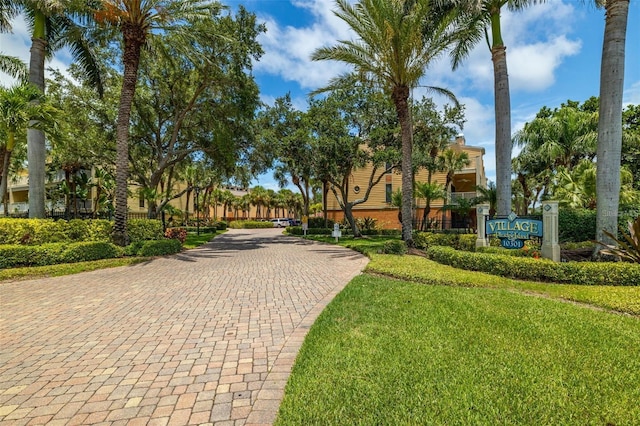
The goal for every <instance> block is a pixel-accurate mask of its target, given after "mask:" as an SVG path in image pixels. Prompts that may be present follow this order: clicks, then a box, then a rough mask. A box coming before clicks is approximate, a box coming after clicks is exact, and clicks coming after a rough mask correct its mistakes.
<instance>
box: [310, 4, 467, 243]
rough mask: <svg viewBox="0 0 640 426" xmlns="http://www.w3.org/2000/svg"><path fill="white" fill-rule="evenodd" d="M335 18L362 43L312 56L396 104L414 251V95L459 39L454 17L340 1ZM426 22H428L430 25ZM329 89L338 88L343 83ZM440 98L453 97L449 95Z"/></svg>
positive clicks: (406, 229) (422, 8)
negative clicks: (356, 76)
mask: <svg viewBox="0 0 640 426" xmlns="http://www.w3.org/2000/svg"><path fill="white" fill-rule="evenodd" d="M337 6H338V10H337V11H335V12H334V13H335V14H336V16H338V17H339V18H340V19H342V20H343V21H345V22H346V23H347V24H348V25H349V26H350V27H351V29H352V30H353V31H354V32H355V33H356V34H357V36H358V40H355V41H340V42H338V44H337V45H335V46H333V47H324V48H320V49H318V50H316V51H315V52H314V53H313V54H312V59H313V60H336V61H341V62H344V63H347V64H351V65H353V66H354V67H355V68H356V71H358V72H359V73H361V74H363V75H369V76H371V77H373V78H374V79H375V80H376V81H378V82H379V83H380V84H381V85H382V86H383V87H384V88H385V89H386V90H387V91H388V92H390V95H391V99H392V100H393V103H394V106H395V109H396V113H397V115H398V121H399V122H400V128H401V139H402V198H403V200H402V239H403V240H404V241H405V242H406V243H407V245H408V246H413V238H412V214H411V210H412V200H413V173H412V161H411V160H412V158H411V157H412V147H413V131H412V123H411V116H410V114H409V95H410V92H411V90H412V89H413V88H415V87H416V86H418V84H419V82H420V80H421V79H422V77H423V76H424V75H425V72H426V71H425V70H426V67H427V66H428V65H429V64H430V63H431V62H432V61H433V60H434V59H435V58H437V57H439V56H440V55H441V54H443V52H445V50H446V49H447V48H448V47H449V46H450V45H451V43H452V42H453V40H454V39H455V37H456V36H457V35H456V32H455V27H454V26H452V25H451V23H452V20H453V14H449V13H445V12H444V11H443V9H442V8H440V9H439V8H437V7H435V2H434V1H430V0H415V1H411V2H407V1H401V0H360V1H359V2H357V3H355V4H353V5H352V4H350V3H349V2H348V1H347V0H338V1H337ZM425 17H428V19H427V20H426V22H425ZM330 86H333V87H339V79H337V80H333V81H332V82H331V83H330ZM431 89H432V90H436V91H438V92H440V93H446V94H448V95H449V96H452V94H451V93H450V92H448V91H446V90H444V89H436V88H431Z"/></svg>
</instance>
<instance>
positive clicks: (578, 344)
mask: <svg viewBox="0 0 640 426" xmlns="http://www.w3.org/2000/svg"><path fill="white" fill-rule="evenodd" d="M402 259H403V260H408V259H413V258H412V257H409V256H405V257H404V258H402ZM375 261H376V259H375V258H374V262H375ZM492 278H493V279H496V277H492ZM638 383H640V321H639V320H638V318H634V317H628V316H623V315H616V314H611V313H608V312H602V311H595V310H593V309H587V308H584V307H581V306H576V305H572V304H568V303H563V302H560V301H557V300H550V299H546V298H539V297H529V296H526V295H523V294H519V293H516V292H513V291H510V290H505V289H490V288H466V287H452V286H442V285H438V286H432V285H424V284H419V283H411V282H406V281H399V280H391V279H387V278H382V277H374V276H371V275H362V276H359V277H357V278H356V279H354V280H353V281H352V282H351V283H350V284H349V285H348V286H347V287H346V288H345V290H344V291H343V292H341V293H340V294H339V295H338V296H337V297H336V299H335V300H334V301H333V302H332V303H331V304H330V305H329V306H328V307H327V309H325V311H324V312H323V313H322V314H321V315H320V317H319V318H318V320H317V321H316V323H315V324H314V326H313V327H312V329H311V330H310V333H309V335H308V336H307V339H306V340H305V342H304V345H303V347H302V349H301V352H300V354H299V356H298V358H297V361H296V364H295V366H294V369H293V373H292V375H291V377H290V379H289V383H288V385H287V389H286V392H285V398H284V401H283V403H282V406H281V408H280V414H279V418H278V422H277V424H278V425H303V424H304V425H307V424H317V425H354V424H362V425H373V424H375V425H408V424H411V425H413V424H487V425H492V424H529V425H540V424H576V425H583V424H616V425H634V424H640V404H638V401H640V386H638Z"/></svg>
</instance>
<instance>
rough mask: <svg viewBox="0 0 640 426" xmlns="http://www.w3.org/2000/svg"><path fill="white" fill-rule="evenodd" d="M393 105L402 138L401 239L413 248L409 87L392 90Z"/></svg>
mask: <svg viewBox="0 0 640 426" xmlns="http://www.w3.org/2000/svg"><path fill="white" fill-rule="evenodd" d="M391 96H392V98H393V103H394V105H395V107H396V112H397V114H398V121H399V122H400V129H401V138H402V208H401V212H402V239H403V240H404V242H405V243H406V244H407V246H409V247H413V235H412V231H413V224H412V219H413V215H412V214H411V207H412V201H413V165H412V162H411V151H412V148H413V131H412V130H411V116H410V115H409V103H408V99H409V87H407V86H404V85H400V86H396V87H394V88H393V93H392V95H391Z"/></svg>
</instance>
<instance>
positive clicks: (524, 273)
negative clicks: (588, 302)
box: [427, 246, 640, 286]
mask: <svg viewBox="0 0 640 426" xmlns="http://www.w3.org/2000/svg"><path fill="white" fill-rule="evenodd" d="M427 257H429V258H430V259H432V260H435V261H436V262H439V263H443V264H446V265H451V266H455V267H457V268H461V269H468V270H472V271H482V272H487V273H490V274H494V275H501V276H504V277H510V278H517V279H524V280H536V281H552V282H556V283H571V284H583V285H616V286H638V285H640V266H639V265H635V264H632V263H626V262H562V263H556V262H552V261H550V260H547V259H531V258H519V257H515V256H508V255H502V254H491V253H470V252H464V251H458V250H455V249H453V248H451V247H437V246H433V247H429V249H427Z"/></svg>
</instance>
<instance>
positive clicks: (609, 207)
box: [595, 0, 629, 254]
mask: <svg viewBox="0 0 640 426" xmlns="http://www.w3.org/2000/svg"><path fill="white" fill-rule="evenodd" d="M596 4H599V5H600V4H604V6H605V15H606V21H605V27H604V42H603V46H602V59H601V62H600V109H599V112H600V117H599V121H598V150H597V158H598V168H597V172H596V197H597V212H596V240H598V241H603V242H605V243H608V244H614V243H615V242H614V240H613V239H612V238H611V237H609V236H608V235H607V232H608V233H609V234H613V235H615V234H616V232H617V224H618V222H617V221H618V208H619V199H620V173H619V171H620V162H621V152H622V91H623V88H624V60H625V50H624V48H625V42H626V37H627V18H628V16H629V0H607V1H601V0H596ZM600 249H602V246H601V245H596V248H595V253H596V254H597V252H598V251H599V250H600Z"/></svg>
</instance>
